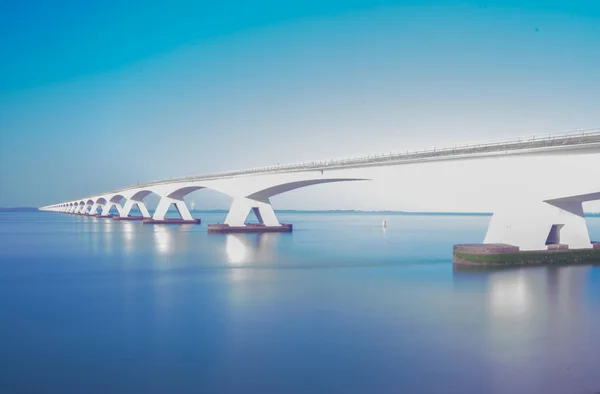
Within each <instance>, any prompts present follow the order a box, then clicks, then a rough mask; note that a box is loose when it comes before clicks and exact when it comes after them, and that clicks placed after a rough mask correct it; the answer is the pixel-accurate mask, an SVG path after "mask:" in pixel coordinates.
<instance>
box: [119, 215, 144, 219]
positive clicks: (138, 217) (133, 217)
mask: <svg viewBox="0 0 600 394" xmlns="http://www.w3.org/2000/svg"><path fill="white" fill-rule="evenodd" d="M113 219H114V220H144V217H143V216H127V217H125V218H122V217H120V216H116V215H115V216H114V217H113Z"/></svg>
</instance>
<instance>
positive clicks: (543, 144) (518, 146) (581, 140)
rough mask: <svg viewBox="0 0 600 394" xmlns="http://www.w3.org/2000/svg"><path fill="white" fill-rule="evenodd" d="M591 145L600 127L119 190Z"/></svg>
mask: <svg viewBox="0 0 600 394" xmlns="http://www.w3.org/2000/svg"><path fill="white" fill-rule="evenodd" d="M591 144H600V129H591V130H589V131H584V132H577V133H561V134H551V135H547V136H533V137H528V138H518V139H513V140H507V141H497V142H487V143H480V144H467V145H457V146H453V147H446V148H441V149H436V148H433V149H423V150H419V151H407V152H401V153H389V154H382V155H373V156H362V157H355V158H345V159H331V160H321V161H312V162H304V163H297V164H282V165H276V166H269V167H258V168H251V169H246V170H234V171H225V172H218V173H213V174H206V175H198V176H188V177H181V178H172V179H168V180H161V181H154V182H148V183H144V184H140V185H131V186H128V187H125V188H121V189H119V190H117V191H121V190H127V189H131V188H135V187H140V186H151V185H159V184H163V183H172V182H190V181H200V180H211V179H222V178H230V177H238V176H244V175H257V174H273V173H286V172H299V171H319V170H332V169H343V168H360V167H371V166H380V165H400V164H409V163H415V162H420V161H436V160H445V159H447V158H449V157H461V156H482V155H485V154H496V153H502V152H506V153H513V154H518V153H528V152H531V151H533V150H535V151H544V150H551V149H552V150H560V149H570V148H573V147H578V146H582V145H591ZM105 194H109V193H105Z"/></svg>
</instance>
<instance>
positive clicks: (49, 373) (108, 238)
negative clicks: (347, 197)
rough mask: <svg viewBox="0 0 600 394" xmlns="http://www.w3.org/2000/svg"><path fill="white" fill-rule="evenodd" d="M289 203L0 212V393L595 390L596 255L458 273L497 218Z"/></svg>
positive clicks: (599, 302)
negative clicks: (146, 215) (127, 213)
mask: <svg viewBox="0 0 600 394" xmlns="http://www.w3.org/2000/svg"><path fill="white" fill-rule="evenodd" d="M197 216H200V217H202V219H203V220H204V221H205V222H208V223H216V222H222V221H223V218H224V214H219V213H210V214H209V213H201V214H197ZM280 218H281V219H282V221H283V222H290V223H294V225H295V231H294V233H293V234H264V235H227V236H225V235H208V234H206V228H205V227H204V225H201V226H164V225H157V226H148V225H142V224H141V223H139V222H118V221H113V220H106V219H95V218H83V217H75V216H68V215H61V214H55V213H44V212H40V213H0V371H1V372H0V392H1V393H30V392H35V393H67V392H75V393H221V392H223V393H308V392H310V393H344V394H346V393H400V392H406V393H442V392H457V393H483V392H486V393H593V392H598V391H600V374H598V368H599V365H600V352H599V351H598V350H599V349H600V335H599V334H598V333H599V329H600V267H587V266H580V267H565V268H541V267H536V268H531V267H530V268H522V269H518V268H517V269H505V270H488V271H480V272H459V271H458V272H457V271H455V270H454V269H453V267H452V262H451V253H452V245H453V244H454V243H471V242H480V241H481V239H482V237H483V235H484V234H485V228H486V226H487V222H488V220H489V218H488V217H476V216H475V217H472V216H399V215H398V216H392V215H386V216H382V215H373V214H290V213H287V214H280ZM383 219H387V229H383V228H382V226H381V224H382V221H383ZM588 223H589V226H590V231H591V232H592V235H594V237H593V238H595V239H598V238H600V237H598V236H597V235H600V218H590V219H588Z"/></svg>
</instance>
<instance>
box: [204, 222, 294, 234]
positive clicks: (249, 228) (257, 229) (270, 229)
mask: <svg viewBox="0 0 600 394" xmlns="http://www.w3.org/2000/svg"><path fill="white" fill-rule="evenodd" d="M207 227H208V232H209V233H217V234H228V233H291V232H292V225H291V224H284V223H281V225H280V226H265V225H264V224H246V225H245V226H230V225H228V224H209V225H208V226H207Z"/></svg>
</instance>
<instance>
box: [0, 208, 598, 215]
mask: <svg viewBox="0 0 600 394" xmlns="http://www.w3.org/2000/svg"><path fill="white" fill-rule="evenodd" d="M38 211H39V209H38V208H34V207H15V208H2V207H0V212H38ZM169 212H171V210H169ZM173 212H174V211H173ZM190 212H197V213H228V212H229V210H227V209H201V210H199V209H195V210H190ZM275 212H276V213H298V214H311V213H327V214H370V215H397V216H492V214H493V213H492V212H418V211H414V212H413V211H361V210H354V209H331V210H312V209H307V210H301V209H276V210H275ZM584 216H585V217H600V212H586V213H584Z"/></svg>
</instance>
